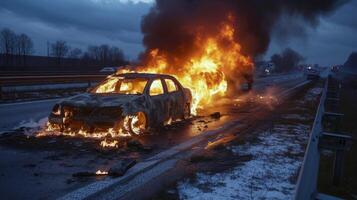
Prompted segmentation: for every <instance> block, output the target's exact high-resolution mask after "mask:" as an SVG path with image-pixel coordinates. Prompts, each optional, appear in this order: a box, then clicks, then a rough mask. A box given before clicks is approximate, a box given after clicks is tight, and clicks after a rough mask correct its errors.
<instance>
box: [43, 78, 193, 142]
mask: <svg viewBox="0 0 357 200" xmlns="http://www.w3.org/2000/svg"><path fill="white" fill-rule="evenodd" d="M191 101H192V95H191V91H190V90H189V89H187V88H184V87H183V86H182V85H181V84H180V83H179V82H178V81H177V80H176V79H175V78H174V77H172V76H169V75H162V74H147V73H127V74H117V75H112V76H109V77H108V78H107V79H105V80H104V81H103V82H102V83H100V84H99V85H98V86H96V87H95V88H93V89H90V90H89V91H88V92H87V93H84V94H80V95H76V96H73V97H70V98H68V99H65V100H62V101H61V102H59V103H57V104H56V105H55V106H54V107H53V110H52V112H51V114H50V116H49V125H50V126H51V127H55V128H56V129H59V130H60V131H66V130H71V131H73V130H77V131H78V130H83V129H84V130H86V131H89V132H93V131H96V130H98V129H99V130H103V129H110V128H111V129H112V130H114V131H118V132H120V131H126V132H128V133H130V134H134V135H138V134H141V133H144V132H145V131H147V130H148V128H154V127H160V126H162V125H164V124H165V123H166V122H169V121H175V120H177V119H184V118H187V117H189V116H190V109H191V107H190V106H191Z"/></svg>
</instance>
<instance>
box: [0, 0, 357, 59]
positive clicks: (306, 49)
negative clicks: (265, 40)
mask: <svg viewBox="0 0 357 200" xmlns="http://www.w3.org/2000/svg"><path fill="white" fill-rule="evenodd" d="M152 4H153V0H1V1H0V29H2V28H4V27H8V28H10V29H12V30H14V31H15V32H16V33H26V34H28V35H29V36H30V37H31V38H32V39H33V40H34V43H35V51H36V54H38V55H45V54H47V45H46V44H47V41H49V42H54V41H56V40H59V39H61V40H65V41H67V42H68V43H69V44H70V45H71V46H72V47H79V48H82V49H84V50H85V49H86V47H87V46H88V45H99V44H104V43H105V44H109V45H115V46H118V47H120V48H121V49H123V50H124V52H125V54H126V56H127V57H128V58H129V59H135V58H136V57H137V55H138V54H139V53H140V52H141V51H142V50H143V47H142V42H141V40H142V35H141V33H140V22H141V18H142V16H143V15H144V14H146V13H147V12H148V11H149V9H150V7H151V6H152ZM356 19H357V1H355V0H352V1H351V2H350V3H349V4H347V5H344V6H343V7H341V8H340V9H339V10H337V11H336V12H335V13H333V14H332V15H331V16H328V17H325V18H323V19H321V23H320V25H319V26H318V27H317V28H315V29H309V30H308V31H307V34H306V37H298V38H294V39H288V40H280V39H277V38H278V37H276V38H275V39H273V42H272V43H271V46H270V49H269V51H268V52H267V55H266V57H267V58H268V57H269V56H270V55H271V54H272V53H275V52H280V51H281V49H283V48H286V47H291V48H293V49H295V50H297V51H299V52H300V53H301V54H302V55H303V56H305V57H306V58H307V62H309V63H319V64H323V65H329V64H335V63H342V62H344V61H345V60H346V58H347V56H348V55H349V54H350V52H352V51H357V37H356V36H357V20H356ZM277 35H278V34H277Z"/></svg>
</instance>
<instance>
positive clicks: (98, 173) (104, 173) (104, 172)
mask: <svg viewBox="0 0 357 200" xmlns="http://www.w3.org/2000/svg"><path fill="white" fill-rule="evenodd" d="M95 174H96V175H100V176H101V175H108V172H107V171H101V170H98V171H96V172H95Z"/></svg>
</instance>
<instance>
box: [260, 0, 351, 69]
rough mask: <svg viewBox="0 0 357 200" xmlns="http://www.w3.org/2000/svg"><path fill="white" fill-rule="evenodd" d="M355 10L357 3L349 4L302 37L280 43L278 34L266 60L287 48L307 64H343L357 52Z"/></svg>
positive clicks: (321, 21)
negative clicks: (293, 50) (295, 52)
mask: <svg viewBox="0 0 357 200" xmlns="http://www.w3.org/2000/svg"><path fill="white" fill-rule="evenodd" d="M356 10H357V1H350V2H349V3H348V4H346V5H344V6H342V7H341V8H340V9H338V10H336V11H335V12H334V13H332V14H331V15H330V16H327V17H323V18H321V19H320V23H319V25H318V26H317V27H316V28H311V29H308V30H307V31H306V32H305V33H304V34H303V37H295V38H288V39H284V38H283V40H281V38H279V34H276V35H275V36H274V38H273V40H272V43H271V45H270V47H269V50H268V52H267V53H266V56H265V57H266V59H269V58H270V56H271V55H272V54H274V53H277V52H280V51H281V50H282V49H284V48H287V47H291V48H293V49H295V50H297V51H298V52H300V53H301V54H302V55H303V56H305V57H306V58H307V60H306V62H307V63H318V64H322V65H325V66H329V65H333V64H343V63H344V62H345V60H346V59H347V57H348V55H349V54H350V53H351V52H352V51H356V50H357V49H356V48H357V37H356V35H357V21H356V20H355V19H357V12H356ZM290 31H298V29H297V30H290ZM297 35H299V34H297Z"/></svg>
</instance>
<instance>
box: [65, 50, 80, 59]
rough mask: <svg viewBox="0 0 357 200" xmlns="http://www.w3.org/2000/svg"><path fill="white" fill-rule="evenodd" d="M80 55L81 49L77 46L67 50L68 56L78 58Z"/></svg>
mask: <svg viewBox="0 0 357 200" xmlns="http://www.w3.org/2000/svg"><path fill="white" fill-rule="evenodd" d="M81 55H82V50H81V49H79V48H74V49H72V50H71V51H70V52H69V54H68V57H69V58H73V59H78V58H80V57H81Z"/></svg>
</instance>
